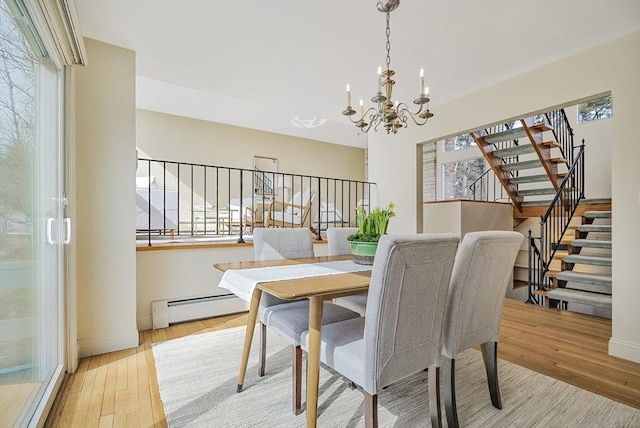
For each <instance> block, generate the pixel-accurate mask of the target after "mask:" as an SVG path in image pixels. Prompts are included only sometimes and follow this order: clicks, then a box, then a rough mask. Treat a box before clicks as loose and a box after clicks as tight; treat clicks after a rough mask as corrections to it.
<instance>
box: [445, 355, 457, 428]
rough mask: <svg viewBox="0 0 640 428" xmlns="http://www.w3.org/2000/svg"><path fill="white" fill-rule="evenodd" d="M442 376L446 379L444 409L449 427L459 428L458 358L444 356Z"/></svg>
mask: <svg viewBox="0 0 640 428" xmlns="http://www.w3.org/2000/svg"><path fill="white" fill-rule="evenodd" d="M442 360H443V361H442V377H443V380H444V410H445V413H446V414H447V424H448V425H449V428H458V427H459V426H460V424H459V423H458V409H457V408H456V376H455V369H456V360H455V359H452V358H447V357H442Z"/></svg>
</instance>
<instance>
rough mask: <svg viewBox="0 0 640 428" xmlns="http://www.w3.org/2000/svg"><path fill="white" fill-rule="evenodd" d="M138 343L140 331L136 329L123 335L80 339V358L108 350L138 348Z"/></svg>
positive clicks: (104, 352)
mask: <svg viewBox="0 0 640 428" xmlns="http://www.w3.org/2000/svg"><path fill="white" fill-rule="evenodd" d="M138 344H139V337H138V332H137V331H135V332H132V333H130V334H125V335H122V336H112V337H104V338H98V339H80V340H78V352H79V354H80V358H84V357H90V356H92V355H100V354H106V353H107V352H114V351H120V350H122V349H129V348H136V347H137V346H138Z"/></svg>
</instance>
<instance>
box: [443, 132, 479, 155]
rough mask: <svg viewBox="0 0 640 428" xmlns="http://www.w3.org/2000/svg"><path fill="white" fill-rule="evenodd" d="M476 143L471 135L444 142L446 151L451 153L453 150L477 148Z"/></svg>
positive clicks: (459, 136) (458, 136) (448, 139)
mask: <svg viewBox="0 0 640 428" xmlns="http://www.w3.org/2000/svg"><path fill="white" fill-rule="evenodd" d="M475 146H476V141H475V140H474V139H473V137H472V136H471V135H470V134H462V135H457V136H455V137H453V138H447V139H445V140H444V151H445V152H450V151H452V150H462V149H466V148H469V147H475Z"/></svg>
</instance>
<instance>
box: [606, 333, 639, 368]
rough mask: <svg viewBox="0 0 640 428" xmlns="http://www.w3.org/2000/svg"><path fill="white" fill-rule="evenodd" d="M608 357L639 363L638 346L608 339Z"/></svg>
mask: <svg viewBox="0 0 640 428" xmlns="http://www.w3.org/2000/svg"><path fill="white" fill-rule="evenodd" d="M609 355H611V356H613V357H618V358H624V359H625V360H629V361H633V362H635V363H640V345H638V344H637V343H631V342H625V341H623V340H617V339H614V338H611V339H609Z"/></svg>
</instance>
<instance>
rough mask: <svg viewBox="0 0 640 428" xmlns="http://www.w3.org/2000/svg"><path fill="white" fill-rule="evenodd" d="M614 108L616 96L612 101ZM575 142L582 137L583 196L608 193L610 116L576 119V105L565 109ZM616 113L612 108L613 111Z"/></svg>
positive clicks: (600, 195) (611, 126)
mask: <svg viewBox="0 0 640 428" xmlns="http://www.w3.org/2000/svg"><path fill="white" fill-rule="evenodd" d="M613 103H614V108H615V100H614V101H613ZM566 113H567V117H568V119H569V123H571V127H572V128H573V133H574V142H575V144H581V142H582V139H584V140H585V141H584V164H585V165H584V170H585V178H584V187H585V189H584V196H585V198H587V199H596V198H610V197H611V167H612V165H611V140H612V137H613V123H614V121H613V120H612V119H600V120H594V121H591V122H583V123H577V116H578V113H577V107H575V106H572V107H570V108H567V109H566ZM613 114H616V112H615V110H614V113H613Z"/></svg>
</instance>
